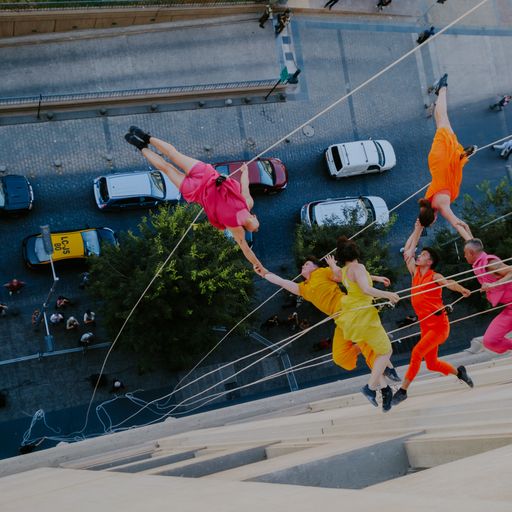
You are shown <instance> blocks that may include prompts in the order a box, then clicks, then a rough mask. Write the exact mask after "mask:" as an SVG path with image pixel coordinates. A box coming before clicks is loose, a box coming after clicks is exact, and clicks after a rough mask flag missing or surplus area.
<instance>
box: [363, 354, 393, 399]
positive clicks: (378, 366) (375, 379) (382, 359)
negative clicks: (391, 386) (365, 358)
mask: <svg viewBox="0 0 512 512" xmlns="http://www.w3.org/2000/svg"><path fill="white" fill-rule="evenodd" d="M390 357H391V352H388V353H387V354H384V355H382V356H378V357H377V358H376V359H375V362H374V363H373V368H372V373H371V375H370V380H369V381H368V387H369V388H370V389H373V390H375V389H377V388H378V387H379V386H381V387H382V386H384V387H385V386H387V384H386V381H385V379H384V370H385V369H386V366H387V365H388V363H389V358H390Z"/></svg>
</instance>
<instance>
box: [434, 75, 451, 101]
mask: <svg viewBox="0 0 512 512" xmlns="http://www.w3.org/2000/svg"><path fill="white" fill-rule="evenodd" d="M443 87H448V73H445V74H444V75H443V76H442V77H441V78H440V79H439V80H438V81H437V82H436V83H435V84H434V85H432V88H433V90H434V92H435V94H436V96H439V91H440V90H441V89H442V88H443Z"/></svg>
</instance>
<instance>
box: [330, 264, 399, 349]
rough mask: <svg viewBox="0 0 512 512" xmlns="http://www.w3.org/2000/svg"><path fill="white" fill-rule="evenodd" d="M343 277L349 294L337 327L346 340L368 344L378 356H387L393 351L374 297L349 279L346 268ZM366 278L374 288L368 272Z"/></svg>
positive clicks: (343, 269)
mask: <svg viewBox="0 0 512 512" xmlns="http://www.w3.org/2000/svg"><path fill="white" fill-rule="evenodd" d="M341 275H342V282H343V285H344V286H345V288H346V289H347V294H346V295H344V296H343V297H342V299H341V305H342V309H341V314H340V315H339V316H338V317H337V318H336V320H335V322H336V325H337V326H338V327H339V328H341V330H342V331H343V337H344V338H345V339H347V340H351V341H353V342H354V343H357V344H358V345H359V344H364V343H366V344H368V346H369V347H370V348H372V349H373V351H374V352H375V354H377V355H383V354H387V353H388V352H390V351H391V342H390V341H389V338H388V335H387V334H386V331H385V330H384V327H382V324H381V321H380V318H379V313H378V312H377V309H376V308H375V306H372V303H373V297H371V296H370V295H366V294H365V293H363V292H362V290H361V288H360V287H359V285H358V284H357V283H356V282H354V281H351V280H350V279H348V278H347V267H346V266H344V267H343V268H342V269H341ZM366 276H367V279H368V284H369V285H370V286H372V279H371V277H370V274H369V273H368V272H367V271H366ZM365 306H366V307H365ZM357 308H364V309H357Z"/></svg>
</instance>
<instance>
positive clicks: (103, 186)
mask: <svg viewBox="0 0 512 512" xmlns="http://www.w3.org/2000/svg"><path fill="white" fill-rule="evenodd" d="M100 197H101V200H102V201H103V202H104V203H106V202H107V201H108V200H109V196H108V186H107V178H100Z"/></svg>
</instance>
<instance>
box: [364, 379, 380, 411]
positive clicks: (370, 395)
mask: <svg viewBox="0 0 512 512" xmlns="http://www.w3.org/2000/svg"><path fill="white" fill-rule="evenodd" d="M361 393H363V395H364V396H365V397H366V398H367V399H368V401H369V402H370V403H371V404H372V405H373V406H374V407H378V406H379V404H378V403H377V392H376V391H373V390H371V389H370V388H369V387H368V384H366V386H365V387H364V388H361Z"/></svg>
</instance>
